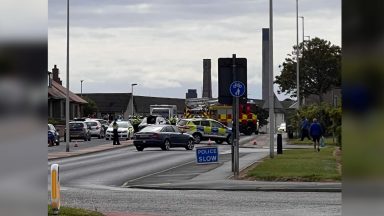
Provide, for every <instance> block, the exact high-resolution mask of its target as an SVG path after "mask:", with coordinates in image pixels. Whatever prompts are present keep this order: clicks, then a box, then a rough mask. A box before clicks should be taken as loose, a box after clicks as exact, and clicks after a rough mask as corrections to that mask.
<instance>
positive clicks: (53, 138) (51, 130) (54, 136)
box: [48, 124, 60, 145]
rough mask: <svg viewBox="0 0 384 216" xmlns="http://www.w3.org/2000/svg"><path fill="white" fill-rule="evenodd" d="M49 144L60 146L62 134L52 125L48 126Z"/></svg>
mask: <svg viewBox="0 0 384 216" xmlns="http://www.w3.org/2000/svg"><path fill="white" fill-rule="evenodd" d="M48 144H49V145H54V144H56V145H60V134H59V131H58V130H56V128H55V127H54V126H53V125H52V124H48Z"/></svg>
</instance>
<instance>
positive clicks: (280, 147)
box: [277, 133, 283, 154]
mask: <svg viewBox="0 0 384 216" xmlns="http://www.w3.org/2000/svg"><path fill="white" fill-rule="evenodd" d="M277 154H283V138H282V136H281V133H278V134H277Z"/></svg>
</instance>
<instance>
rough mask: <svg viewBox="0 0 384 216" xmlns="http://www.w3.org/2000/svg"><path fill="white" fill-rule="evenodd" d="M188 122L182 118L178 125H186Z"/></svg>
mask: <svg viewBox="0 0 384 216" xmlns="http://www.w3.org/2000/svg"><path fill="white" fill-rule="evenodd" d="M187 123H188V121H187V120H180V121H179V122H178V123H177V125H179V126H184V125H186V124H187Z"/></svg>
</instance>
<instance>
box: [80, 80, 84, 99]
mask: <svg viewBox="0 0 384 216" xmlns="http://www.w3.org/2000/svg"><path fill="white" fill-rule="evenodd" d="M83 82H84V80H80V97H83Z"/></svg>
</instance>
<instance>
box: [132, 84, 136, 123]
mask: <svg viewBox="0 0 384 216" xmlns="http://www.w3.org/2000/svg"><path fill="white" fill-rule="evenodd" d="M136 85H137V83H132V84H131V100H132V107H131V108H132V116H133V114H134V112H133V86H136Z"/></svg>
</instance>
